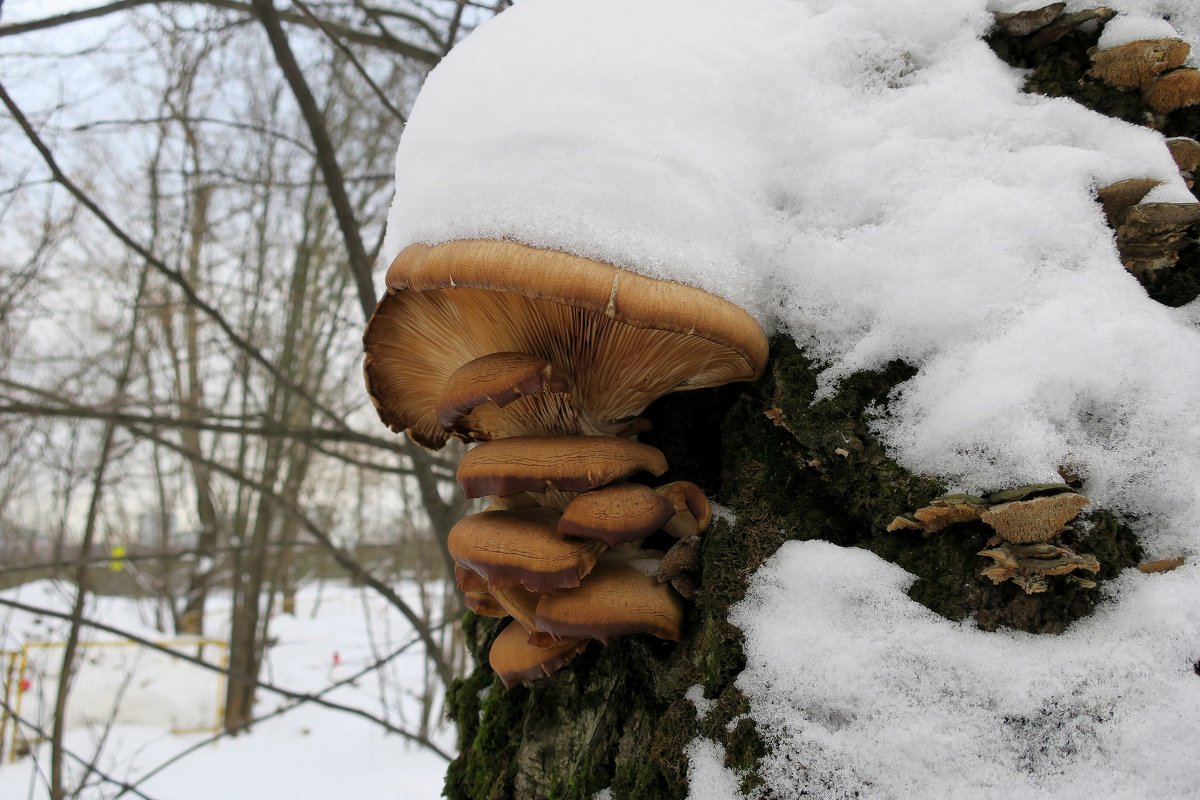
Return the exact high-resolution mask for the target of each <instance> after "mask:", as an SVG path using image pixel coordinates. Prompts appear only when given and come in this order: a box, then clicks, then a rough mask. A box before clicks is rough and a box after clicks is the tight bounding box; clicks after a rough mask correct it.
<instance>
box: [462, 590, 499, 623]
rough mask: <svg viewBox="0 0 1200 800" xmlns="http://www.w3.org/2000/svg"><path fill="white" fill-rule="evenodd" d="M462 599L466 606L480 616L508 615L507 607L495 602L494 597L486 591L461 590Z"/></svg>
mask: <svg viewBox="0 0 1200 800" xmlns="http://www.w3.org/2000/svg"><path fill="white" fill-rule="evenodd" d="M463 599H464V601H465V602H466V605H467V608H469V609H471V610H472V611H474V612H475V613H476V614H478V615H479V616H481V617H493V618H495V619H504V618H505V617H507V616H510V614H509V613H508V609H506V608H505V607H504V606H502V605H501V604H500V603H499V602H497V601H496V598H494V597H492V595H490V594H488V593H487V592H463Z"/></svg>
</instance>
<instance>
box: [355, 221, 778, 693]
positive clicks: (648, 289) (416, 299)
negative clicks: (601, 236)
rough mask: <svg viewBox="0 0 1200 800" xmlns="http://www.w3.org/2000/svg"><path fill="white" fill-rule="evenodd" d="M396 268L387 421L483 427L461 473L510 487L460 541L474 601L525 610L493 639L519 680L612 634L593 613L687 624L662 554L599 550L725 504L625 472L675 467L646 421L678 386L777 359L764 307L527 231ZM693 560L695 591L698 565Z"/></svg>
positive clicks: (681, 528) (376, 370)
mask: <svg viewBox="0 0 1200 800" xmlns="http://www.w3.org/2000/svg"><path fill="white" fill-rule="evenodd" d="M387 284H388V290H387V294H386V295H385V296H384V298H383V299H382V300H381V301H380V303H379V306H378V307H377V308H376V310H375V314H374V315H373V316H372V318H371V321H370V323H369V324H368V326H367V330H366V332H365V334H364V336H363V344H364V349H365V351H366V356H365V358H364V363H363V372H364V376H365V379H366V383H367V390H368V393H369V394H370V396H371V399H372V402H374V404H375V406H376V409H377V411H378V412H379V416H380V419H381V420H382V421H383V422H384V423H385V424H387V425H388V426H389V427H391V428H392V429H393V430H395V431H397V432H407V433H408V434H409V435H410V436H411V437H412V438H413V439H414V440H415V441H416V442H418V443H420V444H422V445H424V446H426V447H432V448H437V447H440V446H442V445H443V444H444V443H445V442H446V440H447V438H448V437H450V436H457V437H459V438H461V439H465V440H469V441H477V442H481V444H479V445H478V446H477V447H475V448H474V449H473V450H471V451H469V452H468V453H467V454H466V455H465V456H464V457H463V458H462V460H461V461H460V464H459V468H458V473H457V477H458V481H459V483H460V484H461V486H462V487H463V490H464V492H465V494H466V495H467V496H468V497H471V498H475V497H483V496H485V495H491V496H493V497H494V498H496V499H495V500H494V502H493V503H492V505H491V506H490V508H489V510H488V511H485V512H483V513H480V514H475V515H473V516H470V517H467V518H466V519H464V520H461V521H460V522H459V523H458V524H456V525H455V526H454V528H453V529H452V530H451V533H450V540H449V543H448V544H449V548H450V553H451V555H452V556H453V558H454V560H455V562H456V563H457V564H458V565H459V570H458V580H459V585H460V588H462V589H463V591H464V592H467V593H468V597H467V602H468V604H469V605H471V607H472V608H478V609H480V610H481V612H480V613H490V614H495V615H499V614H500V613H501V612H503V613H505V614H506V615H511V616H512V617H513V619H514V622H513V623H510V624H509V626H508V627H507V628H505V630H504V631H503V632H502V633H501V634H500V636H499V637H498V638H497V639H496V641H495V643H494V645H493V647H492V651H491V656H490V661H491V663H492V666H493V668H494V669H495V670H496V671H497V672H498V673H500V676H501V678H502V679H503V681H504V683H505V686H512V685H513V684H514V683H515V682H516V681H518V680H520V678H522V677H539V676H541V675H546V674H550V673H551V672H553V671H554V670H555V669H557V668H558V667H559V666H561V665H562V664H563V663H565V662H566V661H568V660H570V658H572V657H573V656H574V655H575V654H576V653H577V652H579V651H580V650H581V649H582V648H583V646H584V645H585V644H586V641H587V637H590V636H592V635H593V634H590V633H586V634H585V633H574V632H573V631H574V630H575V629H576V628H579V627H580V626H584V625H587V624H588V621H587V617H588V615H589V614H592V615H594V616H597V618H598V619H599V620H600V622H599V624H598V627H597V629H596V634H595V636H596V638H601V639H602V640H604V641H608V640H609V639H611V638H612V637H613V636H616V635H620V634H622V633H636V632H648V633H652V634H654V635H657V636H660V637H663V638H669V639H678V638H679V636H680V629H681V624H682V617H683V605H682V600H681V599H680V597H679V596H678V595H677V594H675V592H674V590H672V589H671V588H670V587H669V586H667V585H665V584H661V583H659V582H658V581H657V580H656V579H655V578H654V577H653V576H652V575H648V574H647V571H649V572H654V571H656V570H657V567H658V565H659V559H661V558H662V556H661V554H650V555H647V551H639V550H636V549H635V550H633V551H632V552H631V553H625V554H623V555H624V556H625V557H623V558H618V557H615V556H613V557H610V558H609V559H608V560H607V561H605V562H604V565H603V566H598V565H599V564H600V560H599V559H600V555H601V551H603V550H605V548H606V546H615V547H621V548H626V547H633V546H634V543H636V542H637V541H639V540H640V539H643V538H645V537H646V536H647V535H649V534H651V533H653V532H654V531H656V530H658V529H659V528H664V529H665V530H667V532H668V533H671V534H673V535H675V536H677V537H686V536H692V535H694V534H695V533H697V532H699V531H701V530H704V528H705V527H707V525H708V523H709V519H710V517H711V509H710V507H709V503H708V500H707V498H706V497H704V493H703V492H702V491H700V489H699V487H696V486H695V485H694V484H689V483H686V482H680V483H675V484H668V485H667V486H665V487H659V489H657V490H652V489H648V488H647V487H644V486H640V485H638V484H633V483H622V481H625V480H626V479H627V478H629V477H630V476H632V475H633V474H634V473H636V472H639V471H645V472H649V473H651V474H652V475H661V474H663V473H664V472H665V471H666V469H667V463H666V460H665V459H664V457H663V455H662V453H661V452H659V451H658V450H657V449H655V448H653V447H650V446H649V445H645V444H641V443H638V442H636V441H633V440H632V439H630V438H627V437H632V436H634V435H636V434H637V433H639V432H641V431H644V430H647V429H648V423H647V422H646V420H644V419H642V418H640V417H639V416H638V415H639V414H641V412H642V410H643V409H644V408H645V407H646V406H647V405H648V404H649V403H650V402H652V401H653V400H655V399H657V398H658V397H660V396H662V395H664V394H667V393H669V392H675V391H681V390H687V389H699V388H703V387H707V386H718V385H721V384H724V383H729V382H731V381H737V380H748V379H752V378H756V377H757V376H758V375H759V374H761V373H762V370H763V368H764V366H765V364H766V356H767V341H766V337H765V335H764V334H763V331H762V328H761V327H760V326H759V325H758V323H757V322H755V320H754V319H753V318H752V317H750V316H749V315H748V314H746V313H745V312H744V311H742V310H741V309H740V308H738V307H737V306H734V305H732V304H730V303H728V302H727V301H725V300H722V299H720V298H717V297H714V296H712V295H710V294H708V293H706V292H704V291H701V290H699V289H696V288H693V287H690V286H684V285H682V284H676V283H673V282H670V281H661V280H654V279H651V278H646V277H644V276H641V275H637V274H635V273H631V272H627V271H625V270H622V269H619V268H617V267H614V266H611V265H608V264H603V263H600V262H597V261H593V260H591V259H587V258H582V257H579V256H574V255H569V254H566V253H561V252H556V251H551V250H543V249H537V248H533V247H528V246H526V245H522V244H518V243H516V242H508V241H454V242H446V243H443V244H439V245H435V246H428V245H424V244H414V245H410V246H409V247H407V248H405V249H404V250H403V251H402V252H401V253H400V254H399V255H398V256H397V257H396V259H395V260H394V261H393V263H392V265H391V267H390V268H389V270H388V276H387ZM576 493H582V494H576ZM560 510H561V511H563V512H564V513H563V514H562V515H561V516H560V514H559V511H560ZM610 552H611V551H610ZM673 552H674V550H673ZM679 552H680V553H681V554H682V553H683V552H684V550H683V549H681V550H680V551H679ZM692 553H693V555H694V551H692ZM682 557H683V556H682V555H677V556H675V559H676V560H679V559H681V558H682ZM643 561H646V562H647V564H648V565H649V566H648V567H647V568H646V569H641V570H639V569H638V565H639V564H641V565H642V566H646V564H642V562H643ZM667 563H668V566H670V563H671V562H670V561H668V562H667ZM677 571H678V572H679V575H678V576H676V577H675V578H674V579H672V581H673V583H674V584H675V585H677V586H679V587H680V590H681V591H688V590H689V589H694V588H695V587H694V579H693V575H694V571H689V570H687V569H683V568H682V567H681V568H680V569H679V570H677ZM589 609H590V611H589ZM593 627H595V626H593ZM564 637H565V638H564ZM555 639H561V641H554V642H553V643H552V641H553V640H555Z"/></svg>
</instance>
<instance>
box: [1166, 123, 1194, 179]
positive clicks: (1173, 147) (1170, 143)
mask: <svg viewBox="0 0 1200 800" xmlns="http://www.w3.org/2000/svg"><path fill="white" fill-rule="evenodd" d="M1167 149H1168V150H1170V151H1171V158H1173V159H1175V166H1177V167H1179V174H1180V175H1182V176H1183V179H1184V180H1185V181H1186V182H1187V185H1188V186H1189V187H1191V186H1192V180H1193V178H1194V177H1195V173H1196V169H1197V168H1200V142H1197V141H1196V140H1195V139H1189V138H1188V137H1186V136H1173V137H1171V138H1170V139H1167Z"/></svg>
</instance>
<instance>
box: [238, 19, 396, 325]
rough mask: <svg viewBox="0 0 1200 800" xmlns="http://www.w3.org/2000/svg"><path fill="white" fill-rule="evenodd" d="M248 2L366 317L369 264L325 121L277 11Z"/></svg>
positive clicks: (370, 303)
mask: <svg viewBox="0 0 1200 800" xmlns="http://www.w3.org/2000/svg"><path fill="white" fill-rule="evenodd" d="M251 3H252V4H253V6H254V11H255V13H257V14H258V18H259V19H260V20H262V24H263V29H264V30H266V32H267V39H269V40H270V42H271V49H272V50H273V51H274V53H275V61H276V62H277V63H278V64H279V68H280V70H282V71H283V77H284V78H285V79H286V80H287V82H288V86H290V87H291V88H292V94H293V95H294V96H295V98H296V104H297V105H298V106H299V107H300V114H301V116H303V117H304V123H305V124H306V125H307V126H308V131H309V134H310V135H311V136H312V140H313V146H314V147H315V148H316V150H317V163H318V164H319V165H320V167H321V176H322V178H323V179H324V181H325V189H326V191H328V192H329V201H330V202H331V203H333V210H334V214H336V215H337V221H338V227H339V228H340V229H341V231H342V239H343V240H344V241H345V243H346V255H347V257H348V258H349V260H350V271H351V273H353V275H354V282H355V285H356V286H357V288H358V300H359V303H360V304H361V305H362V310H363V316H364V318H369V317H370V316H371V312H372V311H374V310H375V301H376V299H377V298H376V297H375V287H374V285H373V284H372V282H371V262H370V261H369V260H367V251H366V248H365V247H364V246H363V241H362V234H361V232H360V230H359V226H358V220H356V219H355V218H354V208H353V207H352V206H351V204H350V196H349V195H348V194H347V193H346V183H345V180H344V179H343V178H342V168H341V167H340V166H339V165H338V160H337V151H336V150H334V148H333V142H332V141H330V139H329V131H327V130H326V129H325V120H324V117H323V116H322V115H321V111H320V109H318V108H317V100H316V98H315V97H313V93H312V90H311V89H309V87H308V81H306V80H305V79H304V72H303V71H302V70H301V69H300V65H299V64H298V63H297V62H296V56H295V54H294V53H293V52H292V46H291V44H290V43H289V42H288V40H287V35H286V34H285V33H284V32H283V26H282V25H281V24H280V21H279V12H277V11H276V10H275V5H274V3H273V0H251Z"/></svg>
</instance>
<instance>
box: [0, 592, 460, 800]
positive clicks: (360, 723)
mask: <svg viewBox="0 0 1200 800" xmlns="http://www.w3.org/2000/svg"><path fill="white" fill-rule="evenodd" d="M400 588H401V589H402V595H403V596H404V598H405V599H406V600H407V601H409V602H411V603H414V604H415V603H416V602H417V600H418V595H417V592H418V587H417V586H416V585H414V584H405V585H402V586H401V587H400ZM0 596H2V597H4V598H6V599H10V600H16V601H19V602H22V603H26V604H28V605H32V606H38V607H43V608H50V609H53V610H56V611H68V610H69V609H70V603H71V596H70V594H69V591H68V590H67V588H66V587H65V585H61V584H54V583H50V582H47V581H42V582H38V583H34V584H28V585H26V586H23V587H20V588H17V589H13V590H9V591H6V592H4V593H3V594H2V595H0ZM152 614H153V605H152V604H151V603H148V602H139V601H133V600H128V599H121V598H96V599H94V600H93V601H92V602H91V604H90V608H89V610H88V613H87V616H89V617H90V618H93V619H96V620H100V621H103V622H104V623H106V624H108V625H113V626H116V627H119V628H122V629H126V630H129V631H130V632H131V633H133V634H135V635H139V636H144V637H146V638H148V639H152V640H155V641H158V640H162V639H164V638H170V637H165V636H164V635H163V634H160V633H158V632H156V631H155V630H154V629H153V627H152V626H151V625H149V624H148V623H149V621H150V620H151V619H152ZM227 616H228V605H227V600H226V601H224V602H222V599H221V598H215V599H214V602H213V603H212V607H211V608H210V609H209V622H210V629H211V631H212V633H213V635H214V637H216V638H222V637H223V636H225V635H226V625H227ZM64 625H65V623H62V622H60V621H55V620H52V619H51V618H48V617H38V616H35V615H31V614H27V613H24V612H14V611H11V610H10V609H4V608H0V649H3V650H11V649H16V648H17V647H19V646H20V645H21V644H22V643H28V642H34V641H54V640H60V639H61V638H62V637H63V634H64V632H65V628H64ZM272 632H273V636H274V637H275V638H276V639H277V642H276V643H275V645H274V647H272V649H271V652H270V660H269V663H268V664H267V665H266V666H265V668H264V670H263V676H262V677H263V679H264V680H265V681H268V682H271V683H273V684H276V685H278V686H280V687H283V688H286V689H290V690H293V691H298V692H307V693H316V692H321V691H322V690H324V689H326V688H327V687H328V686H329V685H330V684H332V683H335V682H337V681H339V680H342V679H343V678H346V677H348V676H350V675H352V674H354V673H356V672H358V671H359V670H361V669H362V668H363V667H365V666H367V665H368V664H370V663H372V662H374V661H375V660H377V659H378V658H380V657H382V656H384V655H386V654H388V653H390V652H392V651H394V650H396V649H398V648H399V647H400V646H401V645H403V644H405V643H406V642H408V641H409V640H411V639H412V638H413V637H412V629H411V628H410V627H409V625H408V624H407V623H406V622H405V621H404V619H403V618H402V617H401V616H400V615H399V614H398V613H396V612H395V611H394V610H393V609H392V608H391V607H390V606H389V605H388V604H387V603H386V602H385V601H383V600H381V599H380V598H379V597H378V596H377V595H374V594H373V593H372V592H371V591H370V590H369V589H363V588H351V587H347V586H345V585H344V584H333V583H330V584H326V585H325V586H324V587H320V586H317V585H312V586H309V587H307V588H305V589H304V590H302V591H301V592H300V594H299V596H298V598H297V609H296V615H295V616H294V617H287V616H280V617H277V618H276V619H275V620H274V621H273V622H272ZM87 638H88V640H89V641H93V642H95V641H107V640H110V639H112V638H113V637H109V636H106V635H89V636H88V637H87ZM132 651H134V652H136V648H134V649H132ZM85 652H86V651H85ZM421 652H422V650H421V648H420V646H419V645H418V646H416V647H413V648H410V649H409V650H408V651H407V652H405V653H404V654H402V655H401V656H399V657H397V658H396V659H395V660H394V661H392V662H391V663H390V664H389V665H388V666H387V667H385V668H384V669H382V670H380V672H378V673H370V674H368V675H366V676H364V677H362V678H360V679H358V680H357V681H356V682H355V683H354V684H352V685H347V686H345V687H342V688H339V689H336V690H334V691H332V692H329V693H328V694H326V695H324V697H325V698H326V699H328V700H331V701H334V702H337V703H339V704H342V705H346V706H352V707H355V708H361V709H364V710H366V711H368V712H370V713H372V714H374V715H377V716H381V717H384V718H385V719H387V720H388V721H389V722H390V723H391V724H392V725H395V726H396V727H399V728H402V729H406V730H416V728H417V726H418V724H419V720H420V703H419V702H418V700H417V699H416V696H417V695H419V694H420V693H421V692H422V690H423V685H424V683H423V682H424V671H423V666H422V663H421ZM335 654H336V657H337V658H336V663H335ZM85 661H86V657H85ZM156 666H157V665H156ZM104 668H105V667H103V666H98V665H94V666H92V669H96V670H102V669H104ZM84 669H85V670H86V669H88V667H87V666H86V664H85V667H84ZM184 671H186V668H184ZM149 677H150V676H149V675H147V674H143V673H137V674H136V675H135V679H134V681H132V682H131V683H130V684H129V686H128V687H127V688H126V689H125V698H126V702H128V703H130V704H136V703H137V702H138V700H139V693H142V692H144V691H146V689H145V687H144V686H143V678H145V679H147V680H148V679H149ZM157 678H158V679H159V680H160V681H161V675H159V676H157ZM185 684H186V682H183V683H181V684H179V685H180V687H181V689H180V691H181V693H182V695H183V696H176V697H173V698H171V701H170V705H171V706H173V707H174V706H180V707H182V706H186V705H188V701H189V700H194V701H196V702H197V703H198V704H201V705H206V707H207V708H209V709H211V708H212V705H213V704H212V702H211V697H210V695H209V688H211V687H212V685H213V684H211V683H210V684H208V687H207V688H204V689H200V690H199V693H200V696H199V697H189V696H187V692H188V691H196V690H195V689H191V690H189V689H188V688H187V686H186V685H185ZM40 688H41V687H38V686H36V685H30V687H29V691H30V692H36V691H38V690H39V689H40ZM84 691H85V690H84V689H82V688H81V689H80V692H81V693H83V692H84ZM76 702H77V703H78V704H80V705H83V704H85V703H86V704H91V705H98V706H99V707H100V708H101V710H105V709H106V707H107V705H108V703H110V702H111V698H110V697H105V698H96V697H92V696H87V697H83V698H82V699H80V698H77V699H76ZM289 702H290V701H288V700H286V699H284V698H281V697H280V696H278V695H276V694H273V693H271V692H269V691H266V690H261V691H260V693H259V699H258V704H257V706H256V708H255V712H256V715H263V714H266V713H269V712H271V711H273V710H274V709H276V708H278V707H279V706H280V705H286V704H288V703H289ZM29 707H30V706H29V705H28V704H27V705H26V707H25V708H26V710H28V709H29ZM436 709H437V710H435V711H434V720H433V721H434V723H435V724H436V723H437V722H438V714H439V713H440V703H438V704H437V705H436ZM23 716H24V714H23ZM143 716H144V717H145V718H146V719H145V721H143V722H142V723H141V724H138V725H129V724H118V725H116V726H115V727H114V728H113V730H112V732H111V734H110V735H109V737H108V739H107V741H105V742H104V746H103V749H102V752H101V756H100V758H99V761H98V762H97V766H98V767H99V768H100V770H102V771H103V772H104V773H106V774H107V775H109V776H111V777H112V778H115V779H118V780H121V781H126V782H129V783H137V784H139V789H140V790H141V791H142V792H144V793H145V794H146V795H147V796H149V797H151V798H155V800H189V798H194V799H195V800H212V799H213V798H221V799H222V800H259V799H260V798H270V797H287V798H289V800H304V799H305V798H311V800H328V799H329V798H341V797H361V798H372V797H404V798H410V797H411V798H414V800H417V799H418V798H435V797H438V796H439V795H440V793H441V788H442V782H443V778H444V775H445V769H446V763H445V761H443V760H442V759H441V758H439V757H438V756H436V755H434V754H432V753H430V752H429V751H428V750H425V749H423V748H419V747H417V746H415V745H412V744H410V743H408V742H406V741H405V740H404V739H402V738H401V737H399V736H397V735H394V734H388V733H387V732H386V731H384V730H383V729H382V728H381V727H380V726H378V725H376V724H375V723H373V722H371V721H369V720H366V719H362V718H360V717H356V716H352V715H350V714H347V713H345V712H341V711H334V710H329V709H324V708H320V707H317V706H315V705H312V704H306V705H301V706H299V707H297V708H294V709H292V710H289V711H288V712H286V713H284V714H282V715H280V716H278V717H275V718H274V719H271V720H268V721H266V722H263V723H261V724H259V725H256V726H255V727H254V729H253V731H252V732H251V733H250V734H247V735H241V736H238V737H236V738H224V739H221V740H220V741H219V742H218V743H216V744H213V745H209V746H207V747H204V748H203V749H200V750H198V751H197V752H195V753H192V754H190V755H188V756H186V757H184V758H183V759H181V760H180V761H178V762H177V763H175V764H172V765H171V766H169V767H167V768H166V769H164V770H163V771H162V772H161V773H159V774H158V775H156V776H154V777H152V778H150V779H149V780H146V781H145V782H144V783H143V782H141V781H140V778H141V776H143V775H144V774H145V773H147V772H148V771H149V770H152V769H153V768H155V767H156V766H158V765H159V764H161V763H162V762H164V761H166V760H167V759H169V758H171V757H172V756H174V755H176V754H177V753H180V752H181V751H183V750H185V749H187V748H188V747H190V746H192V745H193V744H195V743H196V742H199V741H202V740H204V739H206V738H208V736H209V735H210V734H188V735H174V734H171V733H170V732H169V731H168V730H167V728H168V727H169V726H168V725H167V724H166V723H165V722H162V721H160V722H158V723H157V724H156V723H154V722H153V720H152V716H153V715H151V714H149V713H148V711H147V712H145V713H144V714H143ZM209 719H210V720H211V719H212V716H209ZM9 733H10V734H11V729H10V731H9ZM96 738H97V731H96V730H95V729H91V730H89V729H87V728H83V729H80V728H76V729H73V730H70V731H69V732H68V735H67V737H66V743H65V744H66V748H67V749H68V750H70V751H72V752H74V753H76V754H78V755H80V756H82V757H84V758H89V759H90V758H91V757H92V755H93V754H94V753H95V750H96V746H95V742H96ZM432 738H433V740H434V741H435V743H436V744H437V745H438V746H439V747H441V748H442V749H443V750H445V751H448V752H451V751H453V748H454V736H453V730H452V729H451V728H449V727H448V726H445V725H440V726H437V728H436V731H435V733H434V735H433V737H432ZM48 765H49V750H48V746H47V745H41V746H39V747H37V748H36V749H35V750H34V752H33V754H32V757H30V756H27V757H24V758H20V759H18V760H17V761H16V762H14V763H0V797H2V798H5V800H16V798H23V797H29V798H43V797H47V796H48V795H47V790H46V785H45V782H44V778H43V774H44V773H45V772H46V770H48ZM117 792H118V790H117V789H114V788H113V786H112V785H103V784H101V785H97V786H95V787H94V788H92V789H90V790H88V791H86V792H85V793H84V794H83V798H85V800H95V799H97V798H102V797H103V798H111V797H113V796H114V795H116V794H117ZM126 796H127V797H134V796H135V795H132V794H130V795H126Z"/></svg>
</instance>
